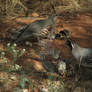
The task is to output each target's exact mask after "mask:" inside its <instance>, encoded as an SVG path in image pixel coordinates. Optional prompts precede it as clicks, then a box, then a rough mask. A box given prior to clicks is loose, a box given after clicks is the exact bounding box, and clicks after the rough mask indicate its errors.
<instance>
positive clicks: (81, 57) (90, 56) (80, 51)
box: [66, 39, 92, 63]
mask: <svg viewBox="0 0 92 92" xmlns="http://www.w3.org/2000/svg"><path fill="white" fill-rule="evenodd" d="M66 44H67V45H68V46H69V47H70V49H71V52H72V55H73V56H74V57H75V59H76V60H77V61H78V62H79V63H80V62H81V63H92V48H82V47H80V46H79V45H78V44H77V43H75V42H73V41H71V40H70V39H68V40H67V41H66Z"/></svg>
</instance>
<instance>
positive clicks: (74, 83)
mask: <svg viewBox="0 0 92 92" xmlns="http://www.w3.org/2000/svg"><path fill="white" fill-rule="evenodd" d="M38 19H44V18H21V17H20V18H12V17H11V18H8V19H7V18H2V19H0V21H1V22H0V38H1V39H0V50H1V51H3V50H5V48H6V45H7V43H11V44H12V43H13V41H12V40H10V39H8V33H7V31H8V29H16V28H17V27H19V26H24V25H27V24H29V23H32V22H33V21H35V20H38ZM63 29H67V30H68V31H69V32H71V35H70V39H71V40H73V41H75V42H76V43H77V44H78V45H79V46H81V47H86V48H92V13H87V12H85V13H76V14H75V16H72V15H67V14H65V15H64V16H60V17H59V18H58V19H57V21H56V29H55V33H59V32H60V30H63ZM23 48H25V49H26V51H25V54H24V55H23V56H21V57H19V58H18V59H17V61H16V62H15V63H16V64H18V65H20V66H21V67H22V70H23V71H25V77H26V78H27V79H29V80H32V85H33V87H30V85H29V83H26V87H25V89H24V90H23V92H51V91H48V89H49V84H50V83H51V81H50V79H49V78H48V77H49V74H50V73H49V72H48V71H47V70H46V69H45V68H44V66H43V63H42V60H41V58H40V55H47V54H46V53H47V52H48V51H49V50H50V49H52V50H54V49H58V50H59V51H60V57H61V58H65V59H73V61H72V63H71V64H69V65H68V66H67V67H68V69H69V70H67V73H65V74H62V75H59V74H58V73H57V72H55V73H53V74H52V76H53V80H52V81H53V85H54V88H55V89H56V88H57V87H58V85H59V84H60V81H62V82H63V88H62V90H63V92H92V85H91V82H92V75H90V74H91V73H92V70H91V69H89V68H86V67H83V66H81V67H80V69H78V70H76V71H74V69H75V65H76V62H77V61H76V60H75V59H74V57H73V56H72V54H71V51H70V49H69V48H68V47H67V46H66V45H65V39H64V40H47V39H43V40H42V41H40V42H39V43H32V42H29V44H28V45H25V42H23V43H21V44H18V45H17V49H23ZM6 57H7V59H8V60H11V59H12V58H11V56H10V55H6ZM46 59H47V60H50V62H54V61H55V64H56V63H57V62H58V60H57V59H53V58H52V57H49V56H46ZM55 64H54V69H55V70H56V68H57V65H55ZM0 80H1V81H0V92H17V91H14V88H20V89H21V87H20V86H19V82H20V80H21V71H19V72H2V71H0ZM6 80H8V81H6ZM5 81H6V82H5ZM43 90H45V91H43ZM85 90H86V91H85ZM55 92H61V91H60V90H59V91H55Z"/></svg>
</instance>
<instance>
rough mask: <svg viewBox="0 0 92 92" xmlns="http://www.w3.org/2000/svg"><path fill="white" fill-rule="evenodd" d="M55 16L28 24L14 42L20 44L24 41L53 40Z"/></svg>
mask: <svg viewBox="0 0 92 92" xmlns="http://www.w3.org/2000/svg"><path fill="white" fill-rule="evenodd" d="M56 18H57V16H54V15H53V16H49V17H48V19H44V20H36V21H35V22H33V23H30V24H29V25H28V26H26V28H25V29H24V30H23V31H22V32H21V33H20V34H19V35H18V37H17V39H16V40H15V42H21V41H23V40H26V39H33V38H37V39H38V40H39V39H40V38H42V37H47V38H50V39H54V38H55V36H54V31H55V20H56Z"/></svg>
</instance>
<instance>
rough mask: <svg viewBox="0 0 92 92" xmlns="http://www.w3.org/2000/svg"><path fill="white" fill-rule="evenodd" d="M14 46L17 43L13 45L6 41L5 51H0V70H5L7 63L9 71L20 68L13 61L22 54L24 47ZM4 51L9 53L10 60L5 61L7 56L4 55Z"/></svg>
mask: <svg viewBox="0 0 92 92" xmlns="http://www.w3.org/2000/svg"><path fill="white" fill-rule="evenodd" d="M16 47H17V45H16V44H15V43H14V44H13V45H11V44H10V43H8V44H7V47H6V49H5V51H3V52H1V54H0V58H1V62H0V63H1V65H2V69H1V70H3V71H5V70H6V66H7V65H8V66H9V69H8V71H9V72H11V71H17V70H19V69H20V66H19V65H17V64H15V61H16V60H17V59H18V58H19V57H21V56H22V55H23V54H24V52H25V49H22V50H17V49H16ZM6 52H8V53H9V54H11V56H12V60H10V61H7V58H6V56H5V54H6Z"/></svg>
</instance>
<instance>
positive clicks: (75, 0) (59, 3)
mask: <svg viewBox="0 0 92 92" xmlns="http://www.w3.org/2000/svg"><path fill="white" fill-rule="evenodd" d="M91 5H92V1H91V0H82V1H81V0H48V1H44V0H32V1H31V0H27V1H26V0H1V1H0V15H6V16H11V15H12V16H17V15H19V14H21V15H24V14H26V15H31V13H33V12H37V13H39V15H40V14H41V15H42V14H49V13H53V12H56V13H62V12H73V11H80V10H83V9H90V8H92V7H91Z"/></svg>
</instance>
